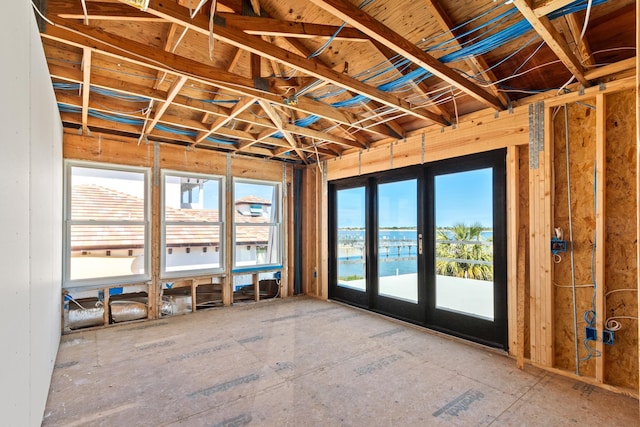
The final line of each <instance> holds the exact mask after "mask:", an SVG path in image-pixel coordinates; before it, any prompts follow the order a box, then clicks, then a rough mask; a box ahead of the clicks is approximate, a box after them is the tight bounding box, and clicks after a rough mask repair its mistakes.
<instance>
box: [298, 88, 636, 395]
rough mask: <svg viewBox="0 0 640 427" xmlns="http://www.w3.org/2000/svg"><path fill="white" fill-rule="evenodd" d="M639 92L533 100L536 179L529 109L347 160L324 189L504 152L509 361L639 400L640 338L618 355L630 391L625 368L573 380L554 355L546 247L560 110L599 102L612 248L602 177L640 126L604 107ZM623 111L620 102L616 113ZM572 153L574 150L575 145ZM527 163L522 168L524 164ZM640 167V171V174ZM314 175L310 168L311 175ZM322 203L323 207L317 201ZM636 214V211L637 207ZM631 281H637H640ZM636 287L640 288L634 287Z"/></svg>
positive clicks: (554, 300)
mask: <svg viewBox="0 0 640 427" xmlns="http://www.w3.org/2000/svg"><path fill="white" fill-rule="evenodd" d="M634 86H635V80H634V79H633V78H624V79H621V80H617V81H612V82H609V83H607V84H606V85H600V86H595V87H591V88H587V89H584V88H580V89H579V90H578V91H576V92H571V93H567V94H565V95H561V96H552V97H550V96H548V95H547V96H536V97H535V98H533V100H536V101H541V102H543V103H544V104H543V106H544V107H543V111H544V112H543V114H544V123H545V124H544V129H543V134H544V135H543V136H544V138H543V148H542V149H541V150H540V152H539V153H538V156H539V157H538V159H537V160H538V165H539V167H538V168H537V169H532V168H527V166H528V163H527V162H526V160H527V158H528V157H527V156H525V154H526V153H525V152H526V151H528V150H527V149H526V147H524V146H527V145H528V144H529V135H528V134H529V127H530V126H529V114H528V106H527V105H522V106H520V107H516V108H514V109H513V110H511V111H505V112H502V113H500V114H499V115H496V114H495V113H486V114H484V115H481V114H478V115H474V117H473V118H471V119H469V120H468V121H465V122H463V123H460V124H458V125H457V126H455V127H449V128H439V129H427V130H425V131H424V132H420V133H415V134H413V135H410V136H408V137H407V138H406V139H403V140H397V141H391V142H385V143H382V144H379V145H377V146H375V147H371V148H370V149H368V150H350V151H349V152H347V153H344V154H343V155H342V156H341V157H340V158H338V159H334V160H329V161H328V162H327V179H328V180H329V181H331V180H335V179H340V178H344V177H349V176H357V175H361V174H366V173H371V172H377V171H383V170H389V169H394V168H399V167H403V166H408V165H415V164H421V163H425V162H431V161H435V160H440V159H445V158H450V157H457V156H461V155H465V154H472V153H477V152H483V151H488V150H492V149H496V148H503V147H506V148H507V176H508V182H509V184H508V189H507V216H508V224H507V227H508V236H507V246H508V248H509V255H508V301H509V341H508V342H509V344H510V351H509V354H510V355H511V356H512V357H514V358H516V359H517V360H518V363H519V365H521V364H523V363H524V361H525V360H528V361H529V363H531V364H533V365H535V366H538V367H542V368H544V369H547V370H550V371H553V372H557V373H561V374H562V375H566V376H569V377H573V378H576V379H579V380H581V381H584V382H587V383H592V384H596V385H599V386H602V387H604V388H607V389H610V390H614V391H617V392H622V393H624V394H627V395H631V396H635V397H637V396H638V392H637V390H638V386H637V377H638V367H637V366H638V354H637V353H638V350H637V342H636V340H637V335H636V337H635V340H634V339H631V340H630V342H629V343H628V344H625V343H622V344H621V346H622V345H626V347H625V349H622V348H620V350H618V351H620V352H622V351H626V352H630V353H631V354H632V356H630V358H631V359H632V360H634V361H635V362H632V363H631V370H632V371H633V372H627V374H628V375H630V378H631V379H632V380H631V381H632V382H631V383H629V382H625V381H621V380H620V378H619V376H620V375H618V374H615V371H616V369H619V368H614V367H613V366H611V365H612V364H613V363H614V361H612V360H611V359H607V358H606V357H600V358H596V359H597V360H596V361H595V363H594V368H593V369H592V370H589V369H587V372H586V373H581V374H580V375H576V374H575V373H573V372H571V368H572V367H571V366H568V365H563V364H558V362H557V360H556V359H557V352H558V351H566V348H565V347H566V345H565V344H563V342H562V340H564V339H565V337H562V336H560V335H559V334H557V330H556V328H557V327H558V325H556V322H557V320H556V316H557V315H558V313H561V312H562V310H564V308H563V306H562V303H563V300H558V296H557V295H558V292H557V289H556V288H555V286H554V279H555V265H554V264H553V261H552V257H551V249H550V244H549V242H550V239H551V236H552V233H553V226H554V224H555V221H556V220H555V219H554V218H555V217H554V215H556V211H557V210H558V209H561V208H559V207H558V206H557V205H556V203H555V194H554V193H555V180H556V170H555V168H556V163H557V162H559V161H560V160H559V159H556V158H555V157H556V155H554V152H553V147H554V142H553V141H554V138H556V135H555V134H554V129H553V120H554V116H553V109H554V108H556V107H558V106H561V105H564V104H574V105H575V104H576V103H578V104H577V105H579V103H583V102H585V101H586V100H593V101H592V102H593V103H594V104H597V106H596V108H595V110H596V111H597V113H596V114H595V116H596V118H595V120H594V127H593V128H592V129H585V130H584V132H589V133H591V134H592V135H593V137H594V138H595V139H596V142H595V145H596V146H597V147H598V152H597V156H598V158H599V159H601V160H600V161H599V164H600V166H599V167H598V170H597V173H596V175H597V180H598V182H599V185H598V186H597V187H598V188H599V189H600V190H599V196H598V198H597V200H598V206H597V213H596V215H597V216H596V217H595V219H594V224H596V225H595V227H596V228H597V230H598V233H599V236H600V237H599V238H600V239H605V230H607V232H608V230H609V228H611V227H612V223H611V221H610V218H609V216H610V214H607V213H608V212H609V211H611V209H615V207H611V206H609V205H607V203H608V200H607V199H608V198H609V197H608V196H607V194H609V193H611V192H612V191H614V190H612V189H611V188H608V187H607V182H608V181H607V179H608V178H609V177H608V176H607V175H606V174H605V172H606V171H607V169H608V165H607V160H606V159H607V158H608V156H611V153H610V152H609V151H607V150H608V149H607V147H608V146H610V145H612V144H618V145H620V144H627V145H628V144H629V142H628V139H627V140H625V139H624V137H623V136H621V134H620V130H615V129H613V127H615V128H619V127H620V126H622V127H624V128H625V129H627V130H629V131H633V130H634V129H633V128H634V126H635V122H633V123H630V122H629V121H627V120H625V121H624V123H617V124H615V125H613V124H612V122H611V121H612V119H611V117H610V116H611V114H613V113H612V112H611V110H610V107H609V105H610V104H611V102H607V99H608V98H609V97H611V96H616V95H615V94H618V93H621V94H622V93H626V94H632V93H633V91H634ZM627 96H628V95H627ZM633 99H635V97H634V98H633ZM617 101H618V98H616V101H614V103H615V102H617ZM608 108H609V110H608ZM638 116H639V119H638V120H640V113H639V115H638ZM616 138H620V139H619V140H618V139H616ZM572 144H575V143H573V142H572ZM635 149H637V148H635ZM595 155H596V153H595V152H594V156H595ZM523 160H525V161H524V162H523ZM634 164H635V163H634ZM638 167H639V168H640V166H638ZM525 169H526V170H525ZM308 171H310V168H308V169H307V172H308ZM629 172H630V174H629V177H631V178H633V177H634V175H636V172H635V171H634V170H631V171H629ZM523 177H525V181H524V182H525V183H528V184H526V186H525V187H524V188H523V187H522V183H523V181H522V178H523ZM527 177H528V178H527ZM315 182H316V183H317V184H318V185H319V186H318V187H317V193H324V192H326V184H322V185H320V184H321V183H320V181H319V180H316V181H315ZM583 185H584V184H583ZM609 187H610V185H609ZM587 191H588V189H587ZM317 193H316V194H317ZM523 193H525V194H523ZM635 194H636V193H635V192H634V197H635ZM525 196H526V197H525ZM523 197H524V198H523ZM636 199H637V197H636ZM316 201H317V202H318V203H320V200H319V198H318V199H316ZM634 206H637V205H636V204H635V201H634ZM607 207H608V210H607ZM317 208H318V209H316V211H317V212H321V214H322V216H323V217H325V218H326V217H327V215H328V212H327V206H326V204H319V205H318V206H317ZM637 209H638V208H637ZM637 209H636V210H637ZM523 210H524V212H523ZM525 212H526V213H525ZM523 214H524V216H523ZM523 219H526V220H523ZM635 228H637V227H635ZM522 230H525V231H524V232H523V231H522ZM636 232H637V230H635V231H634V232H633V236H636ZM523 236H524V237H523ZM581 244H582V243H581ZM630 244H631V245H633V244H634V243H633V242H631V243H630ZM610 246H611V244H608V245H604V244H603V245H602V247H601V248H600V249H598V252H597V254H596V259H597V260H598V261H597V262H596V271H597V272H596V274H597V275H598V279H597V280H599V281H601V282H605V283H606V281H607V280H610V279H609V278H608V276H607V274H610V271H609V270H608V269H607V267H608V265H610V264H611V262H612V261H611V259H610V258H608V257H607V255H606V254H607V251H608V250H609V249H608V248H609V247H610ZM319 247H320V248H321V247H322V246H319ZM521 248H524V250H525V252H527V253H528V254H526V256H522V255H521V254H520V252H522V250H521ZM519 260H520V261H519ZM523 260H524V261H523ZM634 262H635V261H634ZM323 270H324V271H325V272H326V266H325V265H323ZM610 270H611V269H610ZM633 277H637V272H636V275H634V276H633ZM635 286H636V287H637V284H636V285H635ZM316 295H317V296H321V297H322V298H326V296H325V295H326V294H320V293H318V294H316ZM604 295H605V290H604V286H603V287H602V288H601V289H600V290H599V293H598V297H597V302H596V305H597V311H599V312H604V311H606V310H608V309H610V307H608V306H607V305H606V299H605V297H604ZM558 304H560V305H558ZM514 305H515V307H514ZM633 305H634V306H635V307H633V310H634V313H635V314H636V315H637V312H638V310H637V305H636V304H635V303H634V304H633ZM599 317H600V319H599V322H598V324H597V328H598V334H599V336H601V334H602V329H603V321H604V317H605V316H604V315H603V316H599ZM632 329H633V328H632ZM597 350H599V351H601V352H603V354H606V353H607V351H612V350H610V349H607V348H605V346H604V345H603V344H602V342H599V343H597ZM572 351H573V350H572ZM573 368H575V366H573ZM612 372H613V374H612ZM625 372H626V371H625ZM620 374H621V373H620ZM634 381H635V382H634Z"/></svg>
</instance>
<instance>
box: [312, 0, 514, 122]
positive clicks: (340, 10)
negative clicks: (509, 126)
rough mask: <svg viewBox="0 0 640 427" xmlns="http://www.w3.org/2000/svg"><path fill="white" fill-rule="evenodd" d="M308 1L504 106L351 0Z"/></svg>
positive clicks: (442, 76)
mask: <svg viewBox="0 0 640 427" xmlns="http://www.w3.org/2000/svg"><path fill="white" fill-rule="evenodd" d="M311 2H312V3H314V4H315V5H317V6H319V7H321V8H323V9H325V10H326V11H328V12H330V13H331V14H333V15H335V16H337V17H338V18H340V19H342V20H343V21H345V22H347V23H349V24H351V25H352V26H354V27H355V28H358V29H359V30H360V31H362V32H363V33H365V34H367V35H368V36H369V37H371V38H373V39H375V40H377V41H379V42H380V43H382V44H384V45H385V46H387V47H388V48H390V49H392V50H395V51H396V52H398V53H399V54H400V55H402V56H404V57H406V58H407V59H409V60H410V61H411V62H413V63H415V64H416V65H418V66H420V67H422V68H424V69H425V70H428V71H429V72H431V73H432V74H433V75H435V76H436V77H438V78H440V79H442V80H444V81H445V82H447V83H449V84H451V85H453V86H455V87H456V88H458V89H460V90H461V91H463V92H465V93H466V94H468V95H470V96H472V97H473V98H475V99H477V100H478V101H480V102H482V103H484V104H486V105H488V106H490V107H493V108H495V109H498V110H501V109H503V108H504V106H503V105H502V103H501V102H500V100H499V99H498V98H497V97H496V96H494V95H493V94H491V93H489V92H487V91H486V90H485V89H483V88H481V87H480V86H478V85H476V84H475V83H473V82H472V81H470V80H467V79H466V78H464V77H463V76H461V75H460V74H458V73H457V72H455V71H453V70H452V69H451V68H449V67H447V66H446V65H444V64H443V63H441V62H440V61H438V60H437V59H435V58H434V57H433V56H431V55H429V54H427V53H425V52H424V51H422V49H420V48H418V47H417V46H416V45H414V44H413V43H411V42H409V41H408V40H407V39H405V38H404V37H402V36H401V35H400V34H398V33H396V32H395V31H393V30H392V29H390V28H388V27H387V26H385V25H383V24H382V23H380V22H378V21H376V20H375V19H373V18H372V17H370V16H369V15H367V14H366V13H365V12H363V11H362V10H360V9H358V8H357V7H356V6H354V5H352V4H351V3H348V2H346V1H343V0H311Z"/></svg>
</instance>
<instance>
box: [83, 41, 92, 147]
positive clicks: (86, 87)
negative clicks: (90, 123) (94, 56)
mask: <svg viewBox="0 0 640 427" xmlns="http://www.w3.org/2000/svg"><path fill="white" fill-rule="evenodd" d="M90 94H91V49H89V48H84V49H82V131H83V132H84V133H85V134H86V133H88V131H89V128H88V127H87V119H88V118H89V95H90Z"/></svg>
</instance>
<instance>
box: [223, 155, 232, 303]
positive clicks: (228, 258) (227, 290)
mask: <svg viewBox="0 0 640 427" xmlns="http://www.w3.org/2000/svg"><path fill="white" fill-rule="evenodd" d="M231 179H232V177H231V154H230V153H229V154H227V172H226V178H225V197H224V201H225V203H224V212H225V213H224V244H223V245H222V247H223V248H224V249H223V250H224V254H223V255H224V266H225V268H224V271H225V273H226V274H225V276H224V280H223V283H222V304H223V305H224V306H225V307H226V306H230V305H231V304H233V274H232V270H233V249H234V247H233V244H234V242H233V213H234V209H233V191H232V189H233V183H232V182H231Z"/></svg>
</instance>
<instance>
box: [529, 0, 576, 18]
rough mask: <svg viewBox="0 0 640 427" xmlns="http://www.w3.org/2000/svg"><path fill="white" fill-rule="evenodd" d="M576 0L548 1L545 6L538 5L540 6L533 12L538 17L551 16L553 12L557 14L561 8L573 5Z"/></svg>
mask: <svg viewBox="0 0 640 427" xmlns="http://www.w3.org/2000/svg"><path fill="white" fill-rule="evenodd" d="M574 1H575V0H546V1H545V2H543V4H538V6H537V7H536V8H535V9H534V10H533V11H534V13H535V15H536V16H537V17H541V16H545V15H548V14H550V13H551V12H555V11H556V10H558V9H560V8H561V7H565V6H566V5H568V4H571V3H573V2H574Z"/></svg>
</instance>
